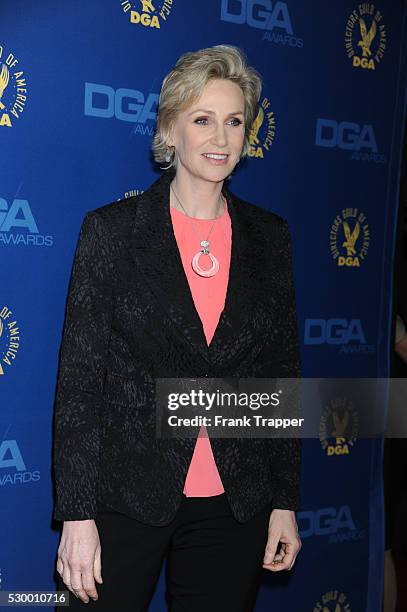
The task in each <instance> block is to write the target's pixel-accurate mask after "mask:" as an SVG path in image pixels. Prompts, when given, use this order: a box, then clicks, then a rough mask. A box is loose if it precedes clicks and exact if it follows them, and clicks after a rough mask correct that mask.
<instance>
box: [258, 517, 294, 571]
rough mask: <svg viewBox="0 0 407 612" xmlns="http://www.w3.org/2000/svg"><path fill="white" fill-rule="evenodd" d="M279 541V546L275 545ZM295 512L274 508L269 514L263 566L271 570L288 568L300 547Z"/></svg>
mask: <svg viewBox="0 0 407 612" xmlns="http://www.w3.org/2000/svg"><path fill="white" fill-rule="evenodd" d="M279 542H281V548H280V550H279V551H278V552H277V547H278V544H279ZM301 546H302V544H301V540H300V537H299V535H298V528H297V521H296V519H295V512H293V511H292V510H279V509H274V510H273V511H272V513H271V515H270V521H269V531H268V540H267V545H266V550H265V553H264V559H263V567H264V569H268V570H270V571H272V572H280V571H281V570H285V569H287V570H290V569H291V568H292V566H293V565H294V562H295V558H296V556H297V555H298V553H299V552H300V549H301Z"/></svg>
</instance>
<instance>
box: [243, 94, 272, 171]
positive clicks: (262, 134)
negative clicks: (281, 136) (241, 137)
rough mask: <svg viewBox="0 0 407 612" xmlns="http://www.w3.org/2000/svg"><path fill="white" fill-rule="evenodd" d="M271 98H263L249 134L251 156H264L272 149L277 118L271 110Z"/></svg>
mask: <svg viewBox="0 0 407 612" xmlns="http://www.w3.org/2000/svg"><path fill="white" fill-rule="evenodd" d="M270 107H271V104H270V100H269V99H268V98H263V100H262V102H261V104H260V106H259V110H258V111H257V115H256V118H255V119H254V121H253V124H252V127H251V130H250V134H249V145H250V146H249V157H261V158H262V159H263V158H264V152H265V151H270V147H271V145H272V144H273V141H274V138H275V135H276V119H275V116H274V112H273V111H272V110H271V108H270Z"/></svg>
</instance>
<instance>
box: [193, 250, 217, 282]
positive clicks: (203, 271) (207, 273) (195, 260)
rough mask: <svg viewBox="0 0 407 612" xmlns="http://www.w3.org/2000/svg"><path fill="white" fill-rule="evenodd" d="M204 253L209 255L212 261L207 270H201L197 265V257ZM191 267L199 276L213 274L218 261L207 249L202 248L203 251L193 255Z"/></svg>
mask: <svg viewBox="0 0 407 612" xmlns="http://www.w3.org/2000/svg"><path fill="white" fill-rule="evenodd" d="M204 254H206V255H209V257H210V258H211V261H212V267H211V268H209V270H202V268H201V266H200V265H199V258H200V256H201V255H204ZM192 269H193V270H194V272H196V273H197V274H199V276H214V275H215V274H216V272H217V271H218V270H219V262H218V260H217V259H216V257H215V256H214V255H212V253H209V251H207V250H206V249H204V250H203V251H198V253H197V254H196V255H194V257H193V259H192Z"/></svg>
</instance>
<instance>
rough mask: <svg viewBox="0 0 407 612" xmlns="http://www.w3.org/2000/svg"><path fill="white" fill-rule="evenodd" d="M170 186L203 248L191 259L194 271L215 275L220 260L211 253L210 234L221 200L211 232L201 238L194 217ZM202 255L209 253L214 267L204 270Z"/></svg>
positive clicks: (200, 274) (204, 274)
mask: <svg viewBox="0 0 407 612" xmlns="http://www.w3.org/2000/svg"><path fill="white" fill-rule="evenodd" d="M170 187H171V190H172V192H173V194H174V196H175V197H176V198H177V200H178V202H179V203H180V205H181V207H182V210H183V211H184V212H185V214H186V216H187V217H188V218H189V219H190V222H191V225H192V229H193V230H194V232H195V233H196V235H197V238H198V240H199V242H200V245H201V247H202V249H200V250H199V251H198V252H197V253H195V255H194V256H193V258H192V261H191V265H192V269H193V271H194V272H196V274H199V276H206V277H209V276H214V275H215V274H216V273H217V272H218V270H219V262H218V260H217V258H216V257H215V255H214V254H213V253H211V252H210V250H209V236H210V235H211V232H212V230H213V228H214V225H215V223H216V221H217V220H218V213H219V210H220V202H219V205H218V210H217V216H216V218H215V219H214V221H213V223H212V225H211V229H210V230H209V234H208V236H207V237H206V240H201V239H200V237H199V235H198V232H197V230H196V228H195V225H194V223H193V221H192V219H193V217H190V215H188V213H187V211H186V210H185V208H184V207H183V206H182V203H181V201H180V199H179V197H178V196H177V194H176V193H175V190H174V188H173V186H172V184H171V185H170ZM222 197H223V201H224V206H225V207H226V200H225V197H224V196H223V195H222ZM201 255H209V257H210V259H211V261H212V267H211V268H209V270H203V269H202V268H201V266H200V265H199V258H200V257H201Z"/></svg>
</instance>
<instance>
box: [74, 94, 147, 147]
mask: <svg viewBox="0 0 407 612" xmlns="http://www.w3.org/2000/svg"><path fill="white" fill-rule="evenodd" d="M157 104H158V94H156V93H149V94H148V95H147V97H146V96H145V95H144V93H143V92H142V91H138V90H137V89H127V88H125V87H120V88H119V89H113V87H110V85H102V84H101V83H85V100H84V112H85V115H87V116H89V117H98V118H99V119H113V118H115V119H118V120H119V121H128V122H129V123H134V124H135V127H134V133H135V134H136V133H137V134H140V135H143V136H144V135H146V134H147V135H148V136H152V135H153V134H154V127H155V121H156V118H157V112H156V108H157ZM147 121H150V122H151V123H150V125H148V124H147Z"/></svg>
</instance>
